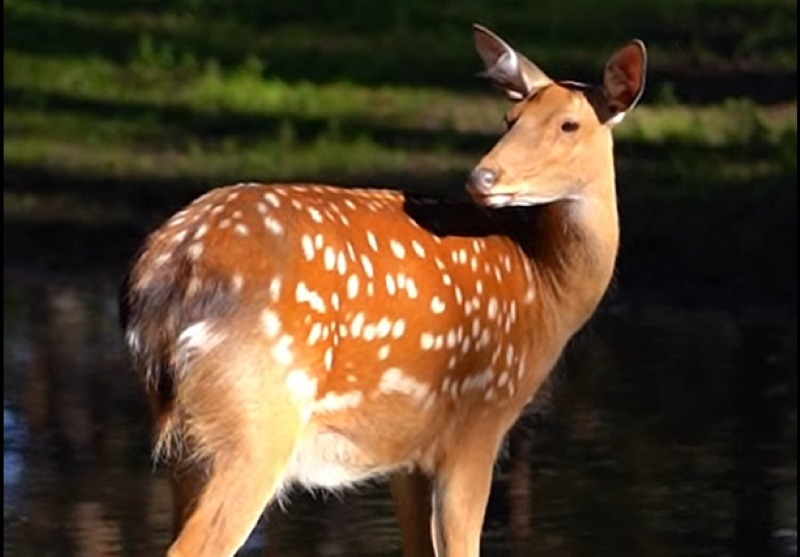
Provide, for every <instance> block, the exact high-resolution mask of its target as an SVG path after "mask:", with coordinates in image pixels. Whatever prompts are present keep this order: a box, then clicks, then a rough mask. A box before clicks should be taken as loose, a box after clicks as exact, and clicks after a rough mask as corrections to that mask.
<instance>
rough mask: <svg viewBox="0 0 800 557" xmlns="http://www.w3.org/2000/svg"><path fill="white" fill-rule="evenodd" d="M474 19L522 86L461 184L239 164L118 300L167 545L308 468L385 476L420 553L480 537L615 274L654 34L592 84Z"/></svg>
mask: <svg viewBox="0 0 800 557" xmlns="http://www.w3.org/2000/svg"><path fill="white" fill-rule="evenodd" d="M474 34H475V45H476V48H477V51H478V54H479V55H480V57H481V59H482V60H483V62H484V64H485V72H484V75H485V76H486V77H487V78H488V79H489V80H490V81H491V82H492V83H493V84H494V85H496V86H497V87H498V88H500V89H501V90H502V91H504V92H505V94H506V95H507V96H508V97H509V98H510V99H512V100H513V101H516V102H515V104H514V105H513V106H512V108H511V109H510V111H509V112H508V113H507V115H506V118H505V120H506V124H507V131H506V132H505V134H504V135H503V136H502V137H501V138H500V140H499V141H498V142H497V144H496V145H495V146H494V147H493V148H492V149H491V150H490V151H489V152H488V153H487V154H486V155H485V156H484V157H483V158H482V159H481V160H480V162H479V163H478V164H477V165H476V166H475V168H474V169H473V170H472V171H471V172H470V173H469V175H468V178H467V182H466V190H467V192H468V194H469V196H467V197H465V198H464V199H463V200H461V201H458V200H447V199H444V198H435V197H428V196H425V195H414V194H410V193H403V192H399V191H391V190H380V189H357V188H352V189H351V188H339V187H333V186H329V185H318V184H253V183H248V184H238V185H233V186H228V187H222V188H219V189H215V190H212V191H210V192H208V193H206V194H205V195H203V196H201V197H199V198H198V199H197V200H195V201H194V202H192V203H191V204H190V205H188V206H187V207H186V208H185V209H183V210H182V211H180V212H178V213H177V214H175V215H174V216H173V217H172V218H170V219H169V220H168V221H167V222H166V223H165V224H164V225H163V226H162V227H161V228H159V229H158V230H157V231H155V232H154V233H153V234H152V235H150V237H149V238H148V239H147V241H146V244H145V246H144V249H143V251H142V252H141V253H140V255H139V256H138V258H137V260H136V261H135V262H134V265H133V267H132V269H131V271H130V274H129V276H128V277H127V279H126V281H125V285H124V287H123V293H122V296H121V306H120V307H121V315H122V321H123V326H124V330H125V334H126V344H127V347H128V350H129V352H130V354H131V357H132V361H133V364H134V367H135V369H136V371H137V372H138V373H139V374H140V375H141V377H142V380H143V382H144V385H145V387H146V392H147V395H148V398H149V401H150V403H151V406H152V410H153V413H154V416H155V421H156V437H155V449H154V452H155V455H156V456H157V457H158V458H159V459H162V460H163V461H165V462H166V463H167V465H168V468H169V472H170V478H171V482H172V487H173V495H174V507H175V516H174V519H175V539H174V542H173V543H172V545H171V546H170V548H169V550H168V555H169V556H170V557H178V556H182V557H226V556H231V555H234V553H235V552H236V551H237V550H238V549H239V548H240V547H241V546H242V545H243V543H244V542H245V540H246V538H247V537H248V535H249V534H250V532H251V530H252V529H253V528H254V526H255V524H256V522H257V520H258V519H259V516H260V515H261V514H262V512H263V511H264V509H265V508H266V507H267V505H268V504H269V503H270V502H273V501H275V500H276V499H278V498H279V497H281V494H282V493H284V491H285V490H286V489H287V488H288V487H289V486H291V485H293V484H299V485H301V486H305V487H308V488H327V489H332V490H337V489H341V488H345V487H347V486H349V485H352V484H355V483H356V482H361V481H364V480H367V479H369V478H375V477H381V476H384V477H386V476H388V477H389V480H390V481H389V484H390V490H391V493H392V496H393V500H394V503H395V510H396V515H397V518H398V522H399V524H400V527H401V533H402V537H403V547H404V554H405V555H407V556H425V555H437V556H439V557H444V556H447V557H475V556H478V555H479V551H480V536H481V529H482V525H483V520H484V514H485V508H486V504H487V499H488V496H489V491H490V486H491V482H492V472H493V466H494V463H495V459H496V458H497V455H498V453H499V450H500V448H501V443H502V441H503V439H504V437H505V435H506V433H507V432H508V431H509V429H510V427H511V426H512V425H513V424H514V423H515V421H516V420H517V419H518V418H519V416H520V414H521V412H522V411H523V408H524V407H525V405H526V403H528V402H529V401H530V400H531V399H532V397H533V396H534V394H535V393H536V392H537V389H538V388H539V386H540V385H541V384H542V382H543V380H544V379H545V378H546V376H547V375H548V373H549V372H550V371H551V369H552V368H553V367H554V365H555V363H556V360H557V359H558V358H559V357H560V354H561V352H562V350H563V349H564V346H565V344H566V343H567V341H568V340H569V339H570V338H571V337H572V336H573V335H574V334H575V333H576V332H577V331H578V330H579V329H580V328H581V327H582V326H583V325H584V323H585V322H586V321H587V320H588V319H589V318H590V317H591V315H592V314H593V313H594V311H595V309H596V308H597V306H598V304H599V302H600V300H601V298H602V297H603V296H604V294H605V292H606V290H607V288H608V285H609V282H610V280H611V278H612V273H613V270H614V265H615V258H616V254H617V247H618V238H619V227H618V219H617V207H616V196H615V177H614V157H613V152H612V134H611V131H612V128H613V127H614V125H615V124H617V123H618V122H620V121H621V120H622V118H623V116H624V115H625V114H626V113H627V112H628V111H630V110H631V109H632V108H633V107H634V105H635V104H636V103H637V101H638V100H639V98H640V96H641V94H642V90H643V87H644V82H645V66H646V53H645V47H644V45H643V43H641V42H640V41H632V42H630V43H629V44H627V45H625V46H623V47H621V48H620V49H619V50H617V51H616V52H615V53H614V54H613V55H612V56H611V57H610V59H609V60H608V62H607V63H606V66H605V70H604V74H603V78H602V83H601V84H600V85H597V86H591V85H587V84H583V83H578V82H574V81H554V80H552V79H550V78H549V77H547V76H546V75H545V73H544V72H543V71H542V70H541V69H539V68H538V67H537V66H536V65H535V64H533V63H532V62H531V61H529V60H528V59H527V58H525V57H524V56H523V55H522V54H520V53H519V52H517V51H516V50H514V49H513V48H512V47H511V46H509V45H508V44H507V43H506V42H504V41H503V40H502V39H500V38H499V37H498V36H496V35H495V34H493V33H492V32H491V31H489V30H487V29H485V28H484V27H481V26H478V25H476V26H475V27H474Z"/></svg>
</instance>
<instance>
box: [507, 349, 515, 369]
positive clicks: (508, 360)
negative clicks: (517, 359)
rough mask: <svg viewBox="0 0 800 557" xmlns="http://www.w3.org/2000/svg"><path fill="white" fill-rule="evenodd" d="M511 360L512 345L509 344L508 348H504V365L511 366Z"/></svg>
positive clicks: (512, 355)
mask: <svg viewBox="0 0 800 557" xmlns="http://www.w3.org/2000/svg"><path fill="white" fill-rule="evenodd" d="M513 361H514V346H513V345H511V344H509V345H508V348H507V349H506V365H507V366H511V364H512V362H513Z"/></svg>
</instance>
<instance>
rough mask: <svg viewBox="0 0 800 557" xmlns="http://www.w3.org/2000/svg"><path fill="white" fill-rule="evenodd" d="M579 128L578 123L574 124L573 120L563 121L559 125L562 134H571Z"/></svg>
mask: <svg viewBox="0 0 800 557" xmlns="http://www.w3.org/2000/svg"><path fill="white" fill-rule="evenodd" d="M580 127H581V125H580V124H579V123H578V122H576V121H575V120H565V121H564V122H563V123H562V124H561V131H562V132H564V133H573V132H576V131H578V128H580Z"/></svg>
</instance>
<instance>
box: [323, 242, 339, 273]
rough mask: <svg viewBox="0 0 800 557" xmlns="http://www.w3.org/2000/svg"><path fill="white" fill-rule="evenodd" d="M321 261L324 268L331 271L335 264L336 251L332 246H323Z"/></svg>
mask: <svg viewBox="0 0 800 557" xmlns="http://www.w3.org/2000/svg"><path fill="white" fill-rule="evenodd" d="M322 258H323V262H324V264H325V269H326V270H328V271H332V270H333V268H334V267H335V266H336V252H335V251H333V248H332V247H330V246H328V247H326V248H325V254H324V255H323V256H322Z"/></svg>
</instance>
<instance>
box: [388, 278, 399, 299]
mask: <svg viewBox="0 0 800 557" xmlns="http://www.w3.org/2000/svg"><path fill="white" fill-rule="evenodd" d="M386 292H387V293H388V294H389V296H394V293H395V292H397V286H396V285H395V283H394V277H393V276H392V275H389V274H387V275H386Z"/></svg>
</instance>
